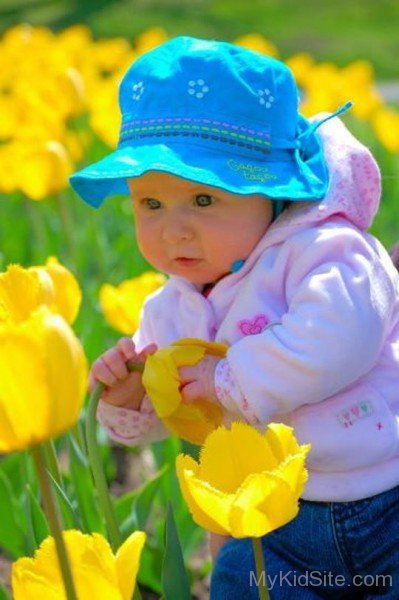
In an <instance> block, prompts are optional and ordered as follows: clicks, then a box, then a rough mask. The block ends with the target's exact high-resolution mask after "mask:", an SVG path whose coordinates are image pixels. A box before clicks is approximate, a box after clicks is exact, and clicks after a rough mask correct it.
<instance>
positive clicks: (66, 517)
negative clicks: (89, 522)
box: [49, 473, 82, 529]
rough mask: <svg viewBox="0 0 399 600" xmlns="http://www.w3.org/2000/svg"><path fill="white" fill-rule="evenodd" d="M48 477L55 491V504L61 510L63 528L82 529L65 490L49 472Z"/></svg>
mask: <svg viewBox="0 0 399 600" xmlns="http://www.w3.org/2000/svg"><path fill="white" fill-rule="evenodd" d="M49 477H50V481H51V483H52V486H53V489H54V491H55V497H56V500H57V504H58V506H59V508H60V511H61V517H62V523H63V529H82V524H81V522H80V519H79V515H78V514H76V513H75V511H74V509H73V506H72V502H71V501H70V499H69V498H68V496H67V495H66V492H65V491H64V490H63V489H62V488H61V487H60V486H59V485H58V483H57V482H56V480H55V479H54V477H53V476H52V475H51V473H49Z"/></svg>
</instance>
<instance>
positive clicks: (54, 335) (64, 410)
mask: <svg viewBox="0 0 399 600" xmlns="http://www.w3.org/2000/svg"><path fill="white" fill-rule="evenodd" d="M44 344H45V352H46V380H47V386H48V390H49V394H50V397H51V399H52V401H53V402H54V410H53V411H51V419H52V425H53V427H54V431H55V432H57V433H61V432H63V431H65V430H66V429H69V427H71V426H72V425H73V424H74V423H76V421H77V420H78V417H79V413H80V410H81V408H82V405H83V400H84V396H85V393H86V387H87V373H88V369H87V361H86V357H85V355H84V352H83V349H82V347H81V345H80V342H79V341H78V339H77V338H76V337H75V335H74V333H73V331H72V329H71V328H70V327H69V326H68V325H67V323H66V322H65V321H64V319H62V317H60V316H58V315H49V316H48V317H47V319H46V325H45V337H44ZM55 409H57V410H55ZM49 427H51V424H49Z"/></svg>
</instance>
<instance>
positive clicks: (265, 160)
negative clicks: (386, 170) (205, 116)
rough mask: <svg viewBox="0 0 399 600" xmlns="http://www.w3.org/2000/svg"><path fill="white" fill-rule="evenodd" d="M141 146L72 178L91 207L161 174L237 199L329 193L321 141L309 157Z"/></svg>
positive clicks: (174, 143)
mask: <svg viewBox="0 0 399 600" xmlns="http://www.w3.org/2000/svg"><path fill="white" fill-rule="evenodd" d="M146 142H147V143H137V144H135V145H124V146H120V147H119V148H118V149H117V150H115V151H114V152H112V153H110V154H109V155H108V156H106V157H105V158H103V159H102V160H100V161H98V162H96V163H94V164H92V165H89V166H88V167H85V168H84V169H82V170H80V171H78V172H76V173H75V174H74V175H72V176H71V178H70V182H71V185H72V187H73V188H74V189H75V191H76V192H77V193H78V194H79V196H80V197H81V198H82V199H83V200H84V201H85V202H87V203H88V204H90V205H91V206H94V207H99V206H100V205H101V204H102V202H103V201H104V200H105V199H106V198H107V197H108V196H113V195H117V194H128V193H129V190H128V186H127V180H128V179H130V178H135V177H140V176H141V175H144V174H145V173H148V172H149V171H159V172H163V173H168V174H171V175H175V176H177V177H181V178H183V179H187V180H190V181H193V182H196V183H201V184H203V185H207V186H210V187H215V188H221V189H223V190H225V191H228V192H231V193H233V194H239V195H249V194H262V195H265V196H267V197H268V198H271V199H276V200H277V199H289V200H293V201H295V200H320V199H321V198H323V197H324V196H325V194H326V192H327V187H328V174H327V168H326V165H325V161H324V157H323V152H322V148H321V143H320V141H319V139H317V141H316V142H314V144H313V150H312V152H311V154H310V155H308V157H303V156H301V154H300V152H299V151H298V150H291V151H279V152H277V153H276V152H275V151H273V152H272V153H271V154H270V155H265V156H259V158H256V159H255V158H254V155H253V153H252V154H251V156H248V153H246V152H245V150H243V152H242V153H240V152H238V151H237V148H234V152H233V151H232V150H231V149H230V148H229V147H226V149H225V150H224V149H223V151H221V150H220V149H217V150H216V149H214V148H209V146H205V144H204V145H201V144H200V143H193V141H192V140H187V141H185V140H168V142H167V144H165V143H162V142H161V141H159V143H154V141H153V140H152V141H151V143H148V140H146Z"/></svg>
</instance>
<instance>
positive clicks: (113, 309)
mask: <svg viewBox="0 0 399 600" xmlns="http://www.w3.org/2000/svg"><path fill="white" fill-rule="evenodd" d="M165 281H166V277H165V276H164V275H162V274H161V273H155V272H154V271H147V272H145V273H142V274H141V275H139V276H138V277H134V278H133V279H127V280H125V281H123V282H122V283H121V284H119V285H118V286H113V285H110V284H109V283H105V284H104V285H103V286H102V287H101V289H100V306H101V310H102V311H103V313H104V315H105V318H106V320H107V321H108V323H109V324H110V325H111V326H112V327H114V328H115V329H117V330H118V331H120V332H121V333H124V334H126V335H131V334H132V333H134V332H135V331H136V329H137V327H138V324H139V319H140V313H141V309H142V308H143V304H144V301H145V299H146V298H147V296H149V295H150V294H152V293H153V292H155V291H156V290H157V289H159V288H160V287H162V286H163V285H164V283H165Z"/></svg>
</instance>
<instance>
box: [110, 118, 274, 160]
mask: <svg viewBox="0 0 399 600" xmlns="http://www.w3.org/2000/svg"><path fill="white" fill-rule="evenodd" d="M162 136H165V137H167V136H175V137H176V136H183V137H187V136H191V137H201V138H203V139H208V140H215V141H219V142H225V143H228V144H237V145H239V146H245V147H246V148H249V149H251V150H258V151H259V152H268V151H269V148H270V134H268V133H266V132H264V131H260V130H259V131H256V130H253V129H248V128H247V127H240V126H239V125H232V124H230V123H225V122H221V121H211V120H209V119H190V118H188V117H185V118H179V117H177V118H173V117H168V118H165V119H142V120H136V121H127V122H125V123H123V124H122V127H121V134H120V140H119V143H120V144H121V143H123V142H128V141H130V140H135V139H140V140H144V139H145V138H150V137H162Z"/></svg>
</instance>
